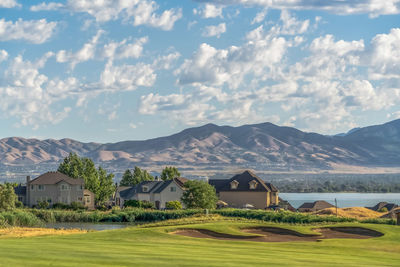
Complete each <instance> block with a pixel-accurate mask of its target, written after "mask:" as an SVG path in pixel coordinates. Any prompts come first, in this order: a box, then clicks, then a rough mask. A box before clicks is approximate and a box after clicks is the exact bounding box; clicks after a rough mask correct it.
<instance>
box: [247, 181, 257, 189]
mask: <svg viewBox="0 0 400 267" xmlns="http://www.w3.org/2000/svg"><path fill="white" fill-rule="evenodd" d="M257 185H258V183H257V181H255V180H252V181H250V183H249V186H250V189H256V188H257Z"/></svg>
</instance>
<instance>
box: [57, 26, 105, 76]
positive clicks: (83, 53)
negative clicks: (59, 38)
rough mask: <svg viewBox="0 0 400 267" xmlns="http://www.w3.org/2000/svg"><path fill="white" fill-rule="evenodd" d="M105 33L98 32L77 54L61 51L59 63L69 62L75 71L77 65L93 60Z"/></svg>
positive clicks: (58, 55)
mask: <svg viewBox="0 0 400 267" xmlns="http://www.w3.org/2000/svg"><path fill="white" fill-rule="evenodd" d="M103 33H104V31H102V30H99V31H97V34H96V35H95V36H93V38H92V39H91V40H90V41H89V42H88V43H86V44H84V45H83V47H82V48H81V49H80V50H79V51H77V52H75V53H72V52H67V51H65V50H60V51H59V52H58V53H57V56H56V60H57V62H60V63H65V62H69V63H70V66H71V68H72V69H74V68H75V66H76V64H78V63H81V62H85V61H88V60H90V59H93V58H94V56H95V52H96V45H97V43H98V41H99V38H100V36H101V35H102V34H103Z"/></svg>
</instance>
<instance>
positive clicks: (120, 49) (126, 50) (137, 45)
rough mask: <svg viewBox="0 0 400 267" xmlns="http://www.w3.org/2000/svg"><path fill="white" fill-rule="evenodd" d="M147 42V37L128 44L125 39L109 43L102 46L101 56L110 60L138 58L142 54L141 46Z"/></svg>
mask: <svg viewBox="0 0 400 267" xmlns="http://www.w3.org/2000/svg"><path fill="white" fill-rule="evenodd" d="M147 41H148V38H147V37H142V38H140V39H138V40H136V41H135V42H128V41H127V39H124V40H122V41H121V42H119V43H116V42H111V43H109V44H107V45H105V46H104V48H103V52H102V54H103V56H104V57H106V58H112V59H114V58H115V59H124V58H139V57H140V56H141V55H142V52H143V45H144V44H146V43H147Z"/></svg>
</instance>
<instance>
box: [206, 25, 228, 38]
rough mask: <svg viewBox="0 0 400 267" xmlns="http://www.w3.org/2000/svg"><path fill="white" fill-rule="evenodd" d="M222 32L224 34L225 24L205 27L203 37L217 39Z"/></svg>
mask: <svg viewBox="0 0 400 267" xmlns="http://www.w3.org/2000/svg"><path fill="white" fill-rule="evenodd" d="M224 32H226V25H225V23H220V24H218V25H215V26H214V25H211V26H207V27H206V28H205V29H204V31H203V36H204V37H212V36H216V37H217V38H219V37H220V36H221V34H223V33H224Z"/></svg>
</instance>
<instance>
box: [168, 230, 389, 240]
mask: <svg viewBox="0 0 400 267" xmlns="http://www.w3.org/2000/svg"><path fill="white" fill-rule="evenodd" d="M314 231H316V232H318V233H320V234H315V235H314V234H302V233H299V232H296V231H293V230H289V229H284V228H279V227H257V228H250V229H244V230H243V232H246V233H251V234H257V236H242V235H230V234H224V233H218V232H214V231H211V230H206V229H180V230H178V231H176V232H173V233H172V234H177V235H183V236H188V237H197V238H212V239H219V240H237V241H239V240H240V241H254V242H290V241H319V240H322V239H331V238H353V239H366V238H372V237H380V236H383V234H382V233H380V232H377V231H374V230H370V229H367V228H362V227H330V228H319V229H314Z"/></svg>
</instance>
